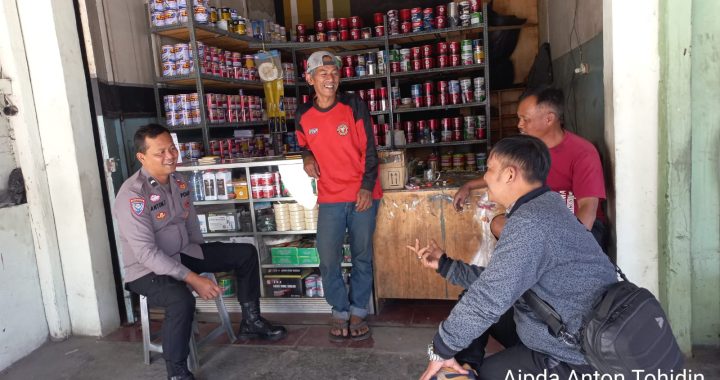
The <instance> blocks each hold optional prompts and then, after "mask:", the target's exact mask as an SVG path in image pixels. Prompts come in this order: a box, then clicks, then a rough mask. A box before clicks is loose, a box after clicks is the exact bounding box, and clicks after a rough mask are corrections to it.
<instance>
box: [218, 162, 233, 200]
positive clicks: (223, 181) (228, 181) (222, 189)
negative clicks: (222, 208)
mask: <svg viewBox="0 0 720 380" xmlns="http://www.w3.org/2000/svg"><path fill="white" fill-rule="evenodd" d="M215 184H216V186H215V187H216V188H217V199H218V200H228V199H230V197H229V196H228V185H229V186H230V188H231V189H232V176H231V173H230V172H229V171H228V170H226V169H220V170H218V171H217V173H215ZM231 192H232V191H231Z"/></svg>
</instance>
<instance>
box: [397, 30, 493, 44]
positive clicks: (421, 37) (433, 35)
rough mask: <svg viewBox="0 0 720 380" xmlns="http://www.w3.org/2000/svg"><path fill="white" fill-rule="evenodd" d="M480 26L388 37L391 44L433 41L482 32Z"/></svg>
mask: <svg viewBox="0 0 720 380" xmlns="http://www.w3.org/2000/svg"><path fill="white" fill-rule="evenodd" d="M482 31H483V27H482V26H465V27H455V28H443V29H433V30H425V31H422V32H415V33H405V34H394V35H390V36H388V40H390V43H391V44H406V43H412V42H422V41H434V40H437V39H439V38H441V37H443V38H444V37H455V36H459V35H461V34H465V33H476V32H482Z"/></svg>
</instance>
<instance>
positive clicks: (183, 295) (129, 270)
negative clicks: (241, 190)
mask: <svg viewBox="0 0 720 380" xmlns="http://www.w3.org/2000/svg"><path fill="white" fill-rule="evenodd" d="M134 144H135V149H136V151H137V153H136V157H137V159H138V160H139V161H140V163H141V164H142V168H141V169H140V170H139V171H137V172H136V173H135V174H133V175H132V176H131V177H130V178H128V180H127V181H125V183H123V185H122V187H121V188H120V191H119V192H118V194H117V198H116V200H115V208H114V214H115V218H116V220H117V224H118V230H119V234H120V243H121V246H122V252H123V267H124V270H125V287H126V288H127V289H128V290H130V291H132V292H135V293H138V294H142V295H145V296H147V299H148V305H150V306H158V307H163V308H165V321H164V323H163V327H162V345H163V357H164V358H165V363H166V366H167V370H168V378H170V379H194V377H193V375H192V373H191V372H190V371H189V370H188V368H187V364H186V362H187V356H188V354H189V346H188V342H189V340H190V334H191V329H192V320H193V316H194V313H195V297H193V295H192V292H191V289H190V288H192V290H194V291H195V292H196V293H197V294H198V295H199V296H200V297H201V298H203V299H214V298H215V297H218V296H220V293H221V291H220V288H219V287H218V286H217V285H216V284H215V283H214V282H212V281H211V280H209V279H207V278H205V277H202V276H199V275H198V273H203V272H224V271H234V272H235V275H236V277H237V282H236V285H237V298H238V302H240V305H241V306H242V322H241V323H240V331H239V333H238V337H239V338H241V339H252V338H260V339H269V340H278V339H282V338H283V337H285V336H286V334H287V332H286V330H285V328H284V327H281V326H273V325H272V324H270V323H269V322H268V321H267V320H265V319H264V318H262V317H261V316H260V302H259V297H260V278H259V267H258V266H259V264H258V256H257V251H256V249H255V247H254V246H253V245H251V244H231V243H218V242H215V243H205V242H204V240H203V236H202V233H201V232H200V225H199V223H198V219H197V215H196V213H195V209H194V208H193V204H192V202H191V194H190V188H189V186H188V184H187V182H186V181H185V179H184V178H183V177H182V176H180V175H178V174H176V173H175V166H176V162H177V157H178V151H177V148H176V147H175V144H173V140H172V137H171V136H170V132H169V131H168V130H167V128H165V127H162V126H160V125H157V124H149V125H146V126H144V127H141V128H140V129H138V131H137V132H136V133H135V137H134Z"/></svg>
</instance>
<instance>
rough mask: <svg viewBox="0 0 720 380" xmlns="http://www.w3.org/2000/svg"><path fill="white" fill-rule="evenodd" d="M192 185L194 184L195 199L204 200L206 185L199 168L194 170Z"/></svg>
mask: <svg viewBox="0 0 720 380" xmlns="http://www.w3.org/2000/svg"><path fill="white" fill-rule="evenodd" d="M190 185H191V186H192V197H193V201H195V202H197V201H204V200H205V186H204V185H203V174H202V172H201V171H200V170H199V169H196V170H193V173H192V175H191V176H190Z"/></svg>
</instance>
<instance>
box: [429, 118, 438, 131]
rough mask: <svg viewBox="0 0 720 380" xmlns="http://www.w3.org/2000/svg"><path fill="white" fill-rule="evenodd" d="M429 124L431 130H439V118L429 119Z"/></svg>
mask: <svg viewBox="0 0 720 380" xmlns="http://www.w3.org/2000/svg"><path fill="white" fill-rule="evenodd" d="M428 125H429V126H430V130H431V131H437V130H438V125H439V123H438V119H430V120H428Z"/></svg>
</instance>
